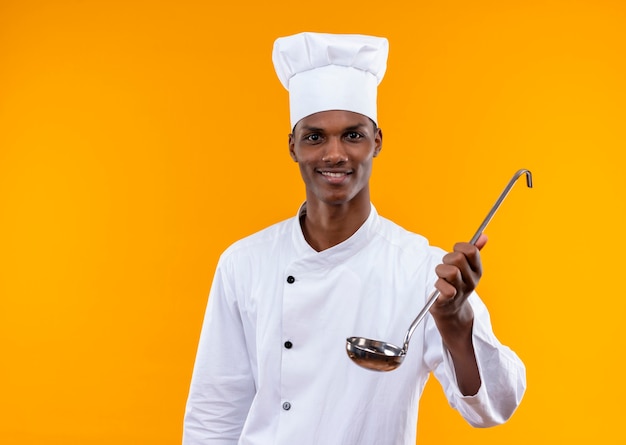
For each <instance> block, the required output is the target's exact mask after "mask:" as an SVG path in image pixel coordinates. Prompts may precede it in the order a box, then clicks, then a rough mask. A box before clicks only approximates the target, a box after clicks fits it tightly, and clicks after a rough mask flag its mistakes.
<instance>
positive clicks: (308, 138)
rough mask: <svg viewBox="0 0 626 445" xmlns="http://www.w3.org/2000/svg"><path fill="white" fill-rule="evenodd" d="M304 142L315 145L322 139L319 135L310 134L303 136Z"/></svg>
mask: <svg viewBox="0 0 626 445" xmlns="http://www.w3.org/2000/svg"><path fill="white" fill-rule="evenodd" d="M304 140H305V141H306V142H310V143H317V142H320V141H321V140H322V137H321V136H320V135H319V133H311V134H307V135H305V136H304Z"/></svg>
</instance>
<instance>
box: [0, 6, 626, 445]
mask: <svg viewBox="0 0 626 445" xmlns="http://www.w3.org/2000/svg"><path fill="white" fill-rule="evenodd" d="M248 3H249V4H248V5H243V4H241V3H239V2H223V3H221V4H217V3H215V2H200V1H195V2H194V1H191V0H179V1H175V2H174V1H171V2H167V1H142V2H139V1H102V0H101V1H87V0H85V1H78V0H74V1H69V0H66V1H28V0H19V1H18V0H13V1H11V0H2V1H1V2H0V351H1V357H2V358H1V362H0V394H1V395H0V400H1V403H0V442H2V443H6V444H12V445H13V444H16V445H22V444H42V443H45V444H47V445H54V444H63V445H73V444H81V445H84V444H112V443H115V444H118V445H124V444H129V445H130V444H133V445H136V444H150V445H159V444H175V443H178V442H179V437H180V434H181V424H182V415H183V409H184V403H185V398H186V393H187V386H188V383H189V378H190V374H191V369H192V365H193V359H194V354H195V348H196V342H197V339H198V334H199V329H200V324H201V320H202V316H203V311H204V307H205V304H206V298H207V293H208V290H209V286H210V282H211V278H212V273H213V269H214V267H215V264H216V261H217V258H218V255H219V254H220V252H221V251H222V250H223V249H224V248H225V247H226V246H227V245H228V244H230V243H231V242H232V241H234V240H236V239H238V238H240V237H242V236H244V235H246V234H249V233H251V232H252V231H255V230H257V229H260V228H262V227H264V226H266V225H268V224H269V223H272V222H275V221H277V220H280V219H283V218H286V217H289V216H291V215H293V214H294V212H295V211H296V208H297V206H298V205H299V203H300V202H301V200H302V199H303V192H302V187H301V185H300V178H299V174H298V171H297V168H296V166H295V165H294V164H293V162H291V160H290V159H289V157H288V153H287V133H288V130H289V128H288V126H289V125H288V110H287V93H286V92H285V91H284V90H283V89H282V86H281V85H280V83H279V82H278V80H277V79H276V77H275V74H274V72H273V68H272V64H271V59H270V53H271V46H272V43H273V40H274V39H275V38H276V37H278V36H281V35H287V34H291V33H295V32H300V31H303V30H310V31H321V32H357V33H371V34H377V35H384V36H386V37H388V38H389V40H390V44H391V52H390V60H389V69H388V72H387V77H386V78H385V80H384V81H383V83H382V84H381V87H380V101H379V105H380V111H379V116H380V125H381V127H382V128H383V129H384V132H385V145H384V150H383V152H382V154H381V156H380V157H379V158H377V161H376V163H375V167H374V169H375V171H374V177H373V180H372V182H373V200H374V202H375V204H376V206H377V208H378V210H379V211H380V213H382V214H384V215H386V216H388V217H390V218H392V219H394V220H396V221H397V222H399V223H401V224H403V225H405V226H406V227H408V228H410V229H412V230H415V231H418V232H421V233H423V234H425V235H426V236H428V237H429V238H430V239H431V240H432V241H433V242H434V243H435V244H438V245H441V246H442V247H445V248H450V247H451V246H452V244H453V243H454V242H455V241H457V240H465V239H468V238H469V237H470V236H471V235H472V234H473V231H474V230H475V229H476V227H477V225H478V224H479V223H480V221H481V220H482V218H483V215H484V214H485V213H486V211H487V210H488V209H489V207H490V206H491V204H492V202H493V201H494V199H495V198H496V197H497V195H498V193H499V192H500V190H501V189H502V187H503V186H504V185H505V184H506V182H507V181H508V179H509V178H510V176H511V175H512V174H513V173H514V172H515V171H516V170H517V169H518V168H522V167H524V168H529V169H531V170H532V171H533V173H534V176H535V183H536V187H535V189H533V190H528V189H526V188H524V187H523V185H522V184H520V185H518V187H517V188H516V189H514V191H513V192H512V193H511V195H510V196H509V198H508V199H507V202H506V205H505V206H504V207H503V208H502V210H501V211H500V212H499V213H498V215H497V216H496V218H495V219H494V221H493V223H492V225H491V226H490V228H489V230H488V234H489V235H490V243H489V245H488V246H487V248H486V249H485V251H484V253H483V258H484V263H485V268H486V275H485V277H484V280H483V281H482V282H481V285H480V288H479V291H480V293H481V295H482V296H483V298H484V299H485V300H486V302H487V304H488V305H489V307H490V308H491V312H492V316H493V319H494V326H495V329H496V332H497V334H498V335H499V337H500V338H501V340H502V341H503V342H505V343H507V344H509V345H511V346H512V347H513V348H514V349H515V350H516V351H517V352H518V353H519V355H520V356H521V357H522V358H523V359H524V361H525V362H526V364H527V367H528V392H527V396H526V399H525V400H524V403H523V404H522V406H521V407H520V409H519V410H518V412H517V414H516V415H515V416H514V418H513V419H512V420H511V421H510V422H509V423H508V424H506V425H504V426H501V427H497V428H494V429H489V430H474V429H472V428H470V427H469V426H467V425H466V424H465V423H464V422H463V421H462V419H460V417H459V416H458V415H456V413H454V412H453V411H452V410H451V409H449V408H448V407H447V405H446V402H445V401H444V400H443V398H442V396H441V391H440V390H439V386H438V385H437V384H436V383H434V381H433V382H431V384H429V385H428V388H427V392H426V394H425V396H424V398H423V403H422V410H421V419H420V430H419V441H420V444H422V445H425V444H437V445H443V444H455V443H458V442H459V441H460V440H463V443H465V444H466V445H469V444H483V445H485V444H503V443H506V444H527V443H542V444H549V443H572V442H574V441H576V442H578V441H581V442H585V441H586V442H591V441H592V440H593V441H594V442H595V441H600V442H603V443H623V442H624V441H626V434H625V433H624V429H623V426H622V425H621V423H622V422H623V417H624V409H623V403H622V400H623V399H624V397H626V391H625V389H624V385H623V384H622V383H623V374H624V372H623V368H622V366H621V363H622V362H621V355H622V353H623V352H624V351H625V348H624V335H623V333H622V331H621V327H622V325H623V319H624V316H623V314H624V312H625V311H626V303H625V301H626V299H625V298H624V296H623V276H624V272H623V268H624V263H625V262H624V259H623V258H624V251H625V250H626V238H625V235H624V227H626V218H625V213H626V196H625V191H626V179H625V178H626V175H624V174H623V173H622V172H621V170H622V169H623V168H624V160H625V159H624V158H625V155H624V151H625V148H626V144H625V142H626V131H625V127H626V125H625V121H626V119H625V118H626V111H625V110H626V107H625V104H626V86H625V80H626V63H625V60H626V59H625V57H624V48H625V44H626V26H625V23H626V4H625V3H624V2H622V1H618V0H615V1H602V0H589V1H583V0H579V1H575V0H568V1H565V0H563V1H534V0H519V1H517V0H515V1H486V0H478V1H474V2H466V1H452V0H448V1H437V2H434V1H421V0H420V1H410V2H374V1H371V0H363V1H361V2H358V4H357V3H354V2H337V1H327V0H320V1H316V2H310V3H298V2H286V1H277V2H271V3H269V4H268V5H267V6H261V4H262V2H248ZM400 4H402V5H403V6H402V7H400V6H396V5H400ZM399 329H403V330H404V329H405V327H399Z"/></svg>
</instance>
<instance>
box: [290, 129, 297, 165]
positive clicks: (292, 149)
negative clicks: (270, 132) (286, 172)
mask: <svg viewBox="0 0 626 445" xmlns="http://www.w3.org/2000/svg"><path fill="white" fill-rule="evenodd" d="M295 145H296V144H295V142H294V137H293V133H290V134H289V155H290V156H291V159H293V162H298V158H296V151H295Z"/></svg>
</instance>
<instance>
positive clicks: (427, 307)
mask: <svg viewBox="0 0 626 445" xmlns="http://www.w3.org/2000/svg"><path fill="white" fill-rule="evenodd" d="M523 174H526V185H527V186H528V188H532V186H533V176H532V173H531V172H530V171H529V170H526V169H521V170H518V171H517V172H515V174H514V175H513V177H512V178H511V180H510V181H509V183H508V184H507V186H506V187H505V188H504V190H503V191H502V193H500V196H499V197H498V199H497V200H496V203H495V204H494V205H493V207H492V208H491V210H490V211H489V213H488V214H487V216H486V217H485V219H484V220H483V222H482V224H481V225H480V227H478V230H477V231H476V233H475V234H474V236H473V237H472V239H471V240H470V244H476V241H478V238H480V235H481V234H482V233H483V231H484V230H485V228H486V227H487V225H488V224H489V222H490V221H491V218H493V215H495V214H496V211H497V210H498V208H500V205H501V204H502V202H503V201H504V198H506V196H507V195H508V194H509V192H510V191H511V189H512V188H513V186H514V185H515V182H516V181H517V179H518V178H519V177H520V176H522V175H523ZM439 295H440V292H439V291H438V290H437V289H435V290H434V291H433V293H431V294H430V296H429V297H428V301H427V302H426V305H425V306H424V307H423V308H422V310H421V311H420V313H419V314H417V317H415V320H413V323H411V326H409V330H408V331H407V332H406V335H405V336H404V344H403V345H402V352H403V353H404V354H406V352H407V350H408V349H409V341H411V336H413V332H415V328H417V325H419V324H420V323H421V321H422V320H423V319H424V317H425V316H426V314H428V311H429V310H430V308H431V307H432V305H433V304H435V301H437V298H439Z"/></svg>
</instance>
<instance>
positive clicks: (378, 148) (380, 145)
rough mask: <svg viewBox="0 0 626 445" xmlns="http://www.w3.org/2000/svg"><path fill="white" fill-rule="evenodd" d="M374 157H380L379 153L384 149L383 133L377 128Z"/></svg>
mask: <svg viewBox="0 0 626 445" xmlns="http://www.w3.org/2000/svg"><path fill="white" fill-rule="evenodd" d="M374 143H375V144H376V145H375V146H374V157H376V156H378V153H380V151H381V150H382V149H383V131H382V130H381V129H380V128H376V134H375V135H374Z"/></svg>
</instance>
